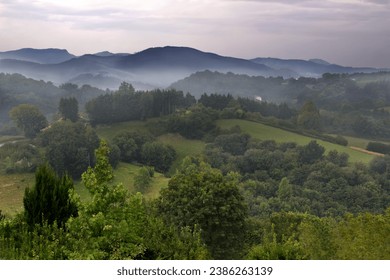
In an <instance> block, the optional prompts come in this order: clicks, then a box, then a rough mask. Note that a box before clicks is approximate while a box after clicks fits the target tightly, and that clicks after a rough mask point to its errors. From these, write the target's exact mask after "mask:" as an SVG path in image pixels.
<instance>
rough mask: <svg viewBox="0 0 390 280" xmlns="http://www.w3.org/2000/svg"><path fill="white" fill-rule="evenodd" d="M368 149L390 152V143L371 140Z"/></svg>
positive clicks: (382, 152) (383, 152)
mask: <svg viewBox="0 0 390 280" xmlns="http://www.w3.org/2000/svg"><path fill="white" fill-rule="evenodd" d="M366 149H367V150H369V151H371V152H376V153H381V154H389V153H390V145H387V144H384V143H380V142H369V143H368V144H367V148H366Z"/></svg>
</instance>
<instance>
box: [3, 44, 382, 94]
mask: <svg viewBox="0 0 390 280" xmlns="http://www.w3.org/2000/svg"><path fill="white" fill-rule="evenodd" d="M205 70H209V71H218V72H221V73H228V72H231V73H235V74H245V75H249V76H264V77H270V76H272V77H279V76H281V77H285V78H290V77H294V78H297V77H299V76H309V77H312V76H316V77H317V76H320V75H322V74H323V73H325V72H334V73H354V72H375V71H379V70H378V69H373V68H352V67H343V66H339V65H334V64H328V63H326V62H324V61H321V60H318V59H314V60H311V61H302V60H282V59H271V58H268V59H263V58H257V59H252V60H247V59H241V58H235V57H228V56H222V55H219V54H215V53H209V52H203V51H200V50H197V49H194V48H189V47H173V46H167V47H157V48H149V49H146V50H143V51H141V52H138V53H135V54H126V53H120V54H114V53H110V52H108V51H104V52H100V53H96V54H94V55H92V54H86V55H82V56H79V57H76V56H74V55H72V54H69V53H68V52H67V51H66V50H59V49H45V50H36V49H21V50H17V51H9V52H2V53H0V71H1V72H6V73H20V74H22V75H25V76H27V77H30V78H34V79H38V80H41V79H42V80H45V81H52V82H54V83H57V84H61V83H66V82H69V81H72V82H75V83H77V84H78V85H83V84H90V85H92V86H97V87H100V88H102V89H106V88H111V89H112V88H117V87H118V86H119V84H120V82H119V81H126V82H129V83H132V84H134V85H135V86H136V88H137V89H151V88H157V87H159V88H165V87H167V86H169V85H170V84H172V83H174V82H175V81H177V80H180V79H183V78H185V77H187V76H189V75H191V74H193V73H195V72H199V71H205Z"/></svg>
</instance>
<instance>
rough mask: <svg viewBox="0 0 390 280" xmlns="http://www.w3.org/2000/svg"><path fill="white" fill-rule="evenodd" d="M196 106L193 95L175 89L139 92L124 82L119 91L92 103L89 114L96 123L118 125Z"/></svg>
mask: <svg viewBox="0 0 390 280" xmlns="http://www.w3.org/2000/svg"><path fill="white" fill-rule="evenodd" d="M193 103H195V99H194V98H193V97H192V96H191V95H189V94H187V95H186V96H184V95H183V92H178V91H176V90H174V89H169V90H164V91H161V90H154V91H146V92H136V91H135V90H134V88H133V86H132V85H130V84H128V83H122V84H121V86H120V87H119V89H118V90H117V91H116V92H112V93H106V94H105V95H101V96H99V97H97V98H95V99H93V100H91V101H89V102H88V103H87V104H86V111H87V113H88V115H89V118H90V119H91V121H92V122H93V123H95V124H97V123H99V124H100V123H115V122H123V121H130V120H144V119H145V118H149V117H159V116H164V115H168V114H172V113H173V112H175V110H176V109H179V108H186V107H189V106H191V105H192V104H193Z"/></svg>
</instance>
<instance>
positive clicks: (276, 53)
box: [0, 0, 390, 68]
mask: <svg viewBox="0 0 390 280" xmlns="http://www.w3.org/2000/svg"><path fill="white" fill-rule="evenodd" d="M166 45H171V46H190V47H194V48H197V49H200V50H203V51H209V52H215V53H219V54H221V55H227V56H236V57H242V58H255V57H280V58H303V59H308V58H322V59H325V60H328V61H329V62H333V63H338V64H343V65H349V66H374V67H389V68H390V0H322V1H314V0H306V1H305V0H290V1H287V0H276V1H271V0H196V1H195V0H189V1H184V0H141V1H136V0H62V1H61V0H0V51H5V50H12V49H19V48H24V47H33V48H49V47H52V48H63V49H68V51H69V52H71V53H74V54H76V55H80V54H84V53H95V52H99V51H103V50H108V51H111V52H129V53H134V52H138V51H141V50H143V49H145V48H149V47H157V46H166Z"/></svg>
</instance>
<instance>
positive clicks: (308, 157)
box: [299, 140, 325, 164]
mask: <svg viewBox="0 0 390 280" xmlns="http://www.w3.org/2000/svg"><path fill="white" fill-rule="evenodd" d="M324 152H325V148H324V147H322V146H321V145H319V144H318V143H317V141H315V140H313V141H310V143H309V144H307V145H305V146H303V147H302V148H301V149H300V151H299V160H300V162H302V163H304V164H312V163H314V162H316V161H317V160H319V159H321V158H322V156H323V154H324Z"/></svg>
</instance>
